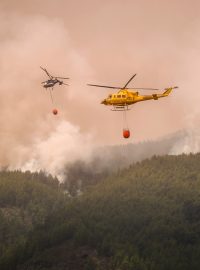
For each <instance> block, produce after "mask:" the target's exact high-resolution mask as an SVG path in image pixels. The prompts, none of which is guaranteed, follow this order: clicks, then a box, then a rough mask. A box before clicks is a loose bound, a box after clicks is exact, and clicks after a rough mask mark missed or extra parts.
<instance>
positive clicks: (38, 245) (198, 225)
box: [0, 154, 200, 270]
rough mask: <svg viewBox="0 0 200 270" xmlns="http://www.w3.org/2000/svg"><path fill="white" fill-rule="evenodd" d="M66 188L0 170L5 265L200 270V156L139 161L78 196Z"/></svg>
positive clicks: (0, 265)
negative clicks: (70, 194) (71, 195)
mask: <svg viewBox="0 0 200 270" xmlns="http://www.w3.org/2000/svg"><path fill="white" fill-rule="evenodd" d="M62 187H63V186H60V185H58V182H57V180H56V179H53V178H52V177H47V176H45V175H43V174H42V173H41V174H30V173H28V172H27V173H20V172H2V173H1V174H0V207H1V215H0V219H1V222H0V226H1V227H0V237H1V246H0V252H1V253H0V254H1V257H0V269H12V270H14V269H20V270H25V269H29V270H39V269H43V270H44V269H51V270H53V269H54V270H55V269H59V270H64V269H65V270H66V269H67V270H75V269H76V270H79V269H87V270H89V269H99V270H100V269H102V270H103V269H105V270H112V269H113V270H132V269H133V270H134V269H137V270H191V269H194V270H197V269H199V267H200V154H196V155H181V156H163V157H153V158H151V159H149V160H144V161H142V162H140V163H135V164H133V165H131V166H130V167H129V168H127V169H124V170H121V171H118V172H117V173H115V174H112V175H109V176H107V177H105V178H104V179H103V180H102V179H101V181H99V182H98V181H97V182H96V184H95V185H92V186H88V187H87V188H86V189H85V190H84V192H83V193H82V194H81V195H79V196H75V197H69V196H68V195H67V194H66V191H65V190H64V189H62Z"/></svg>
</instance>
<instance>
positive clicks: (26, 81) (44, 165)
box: [0, 0, 200, 175]
mask: <svg viewBox="0 0 200 270" xmlns="http://www.w3.org/2000/svg"><path fill="white" fill-rule="evenodd" d="M180 6H181V13H180ZM1 7H2V8H1V13H0V40H1V43H0V74H1V80H0V94H1V99H0V108H1V114H0V127H1V129H0V149H1V152H0V166H9V167H10V168H13V169H14V168H23V169H30V170H39V169H43V170H46V171H48V172H51V173H52V174H56V175H62V168H64V166H65V164H66V163H69V162H71V161H74V160H76V159H79V158H81V159H86V160H90V159H91V156H92V152H95V151H96V150H95V149H96V147H97V146H99V145H102V144H103V145H107V144H108V145H110V144H111V145H115V144H117V145H119V144H126V143H127V142H124V141H123V138H122V128H123V122H122V115H121V114H120V113H113V112H110V110H109V109H107V108H106V107H105V106H103V105H100V101H101V100H102V99H103V98H105V97H106V96H107V95H108V94H109V91H108V90H106V89H105V90H104V89H94V88H89V87H87V86H86V83H101V84H106V85H114V86H115V85H124V83H125V82H126V81H128V79H129V78H130V77H131V76H132V75H133V74H134V73H137V74H138V75H137V76H136V78H135V80H134V82H133V84H132V85H134V86H135V87H136V86H138V87H155V88H160V89H161V92H162V91H163V89H164V88H165V87H168V86H171V85H178V86H179V89H178V90H176V91H174V92H173V93H172V95H171V96H170V97H169V98H166V99H163V100H159V101H149V102H144V103H141V104H136V105H135V106H134V107H133V109H132V111H130V112H129V113H128V122H129V128H130V131H131V135H132V136H131V138H130V140H129V141H128V142H129V143H137V142H141V141H145V140H149V141H151V140H153V141H155V140H157V139H158V138H161V137H163V136H166V134H169V133H173V132H176V131H178V130H185V133H181V135H180V136H179V137H178V140H175V141H174V143H173V145H171V148H170V149H169V148H168V150H167V153H172V154H179V153H182V152H186V153H189V152H197V151H199V150H200V149H199V145H200V143H199V134H200V131H199V120H198V119H199V111H198V108H199V98H200V92H199V90H198V84H199V69H200V64H199V63H200V59H199V46H200V40H199V38H198V37H199V32H200V30H199V29H200V22H199V17H198V10H199V3H198V1H194V0H193V1H192V3H191V2H190V3H189V2H187V1H180V0H175V1H173V2H170V3H169V1H166V0H164V1H162V3H161V1H157V0H151V1H149V2H148V3H147V1H136V0H135V1H130V0H127V1H126V3H125V2H124V1H120V0H119V1H114V0H110V1H91V0H86V1H83V2H80V1H63V0H58V1H54V0H52V1H46V0H44V1H32V0H29V1H24V0H21V1H18V2H17V3H13V1H9V0H6V1H5V0H2V1H1ZM39 66H44V67H45V68H47V69H48V71H49V72H50V73H52V74H53V75H57V76H67V77H70V80H69V84H70V86H69V87H64V86H60V87H55V89H54V92H53V96H54V104H51V100H50V96H49V93H48V91H46V90H44V89H43V88H42V86H41V81H44V80H45V79H46V78H47V77H46V74H45V73H44V72H43V71H42V70H40V68H39ZM142 94H144V93H142ZM54 107H56V108H57V109H58V115H57V116H53V115H52V113H51V110H52V109H53V108H54ZM127 147H128V146H127ZM133 149H135V148H134V147H133ZM120 151H121V150H120ZM142 151H144V154H143V153H142V154H141V153H140V152H137V155H138V156H142V157H144V158H145V156H147V157H148V156H149V153H152V151H149V150H148V148H145V147H144V148H143V150H142ZM161 152H162V151H161ZM162 153H163V152H162ZM104 154H105V152H104V151H103V154H102V155H100V157H102V158H100V159H101V160H104V157H103V156H104ZM108 155H110V154H108ZM116 156H117V155H116ZM104 162H105V160H104ZM105 163H106V162H105Z"/></svg>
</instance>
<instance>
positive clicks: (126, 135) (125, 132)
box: [123, 129, 130, 139]
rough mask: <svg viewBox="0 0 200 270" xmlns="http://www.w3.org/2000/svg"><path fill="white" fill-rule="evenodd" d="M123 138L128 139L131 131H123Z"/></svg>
mask: <svg viewBox="0 0 200 270" xmlns="http://www.w3.org/2000/svg"><path fill="white" fill-rule="evenodd" d="M123 137H124V138H125V139H128V138H129V137H130V130H129V129H124V130H123Z"/></svg>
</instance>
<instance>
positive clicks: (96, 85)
mask: <svg viewBox="0 0 200 270" xmlns="http://www.w3.org/2000/svg"><path fill="white" fill-rule="evenodd" d="M87 85H89V86H95V87H103V88H111V89H121V87H116V86H107V85H99V84H87Z"/></svg>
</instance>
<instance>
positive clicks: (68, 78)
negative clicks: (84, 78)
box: [54, 77, 69, 80]
mask: <svg viewBox="0 0 200 270" xmlns="http://www.w3.org/2000/svg"><path fill="white" fill-rule="evenodd" d="M54 78H56V79H64V80H65V79H66V80H68V79H69V78H63V77H54Z"/></svg>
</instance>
